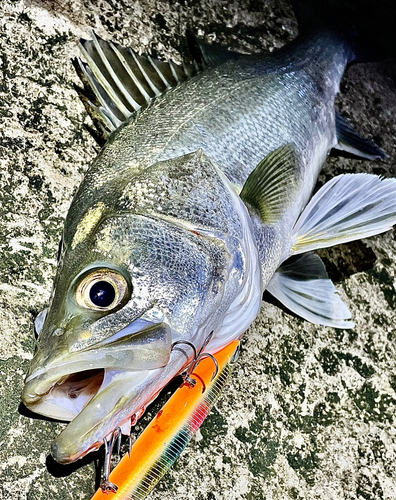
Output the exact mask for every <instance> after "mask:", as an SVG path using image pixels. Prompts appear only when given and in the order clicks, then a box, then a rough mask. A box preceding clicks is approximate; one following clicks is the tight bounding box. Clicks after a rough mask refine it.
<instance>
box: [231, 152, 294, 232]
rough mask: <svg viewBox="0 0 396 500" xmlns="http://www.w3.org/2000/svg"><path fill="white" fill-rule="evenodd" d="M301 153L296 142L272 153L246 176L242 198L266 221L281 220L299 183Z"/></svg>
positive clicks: (269, 222) (270, 222)
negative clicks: (298, 173)
mask: <svg viewBox="0 0 396 500" xmlns="http://www.w3.org/2000/svg"><path fill="white" fill-rule="evenodd" d="M298 163H299V160H298V156H297V152H296V149H295V147H294V145H293V144H286V145H284V146H281V147H280V148H278V149H275V151H272V152H271V153H269V154H268V155H267V156H266V157H265V158H264V160H262V161H261V162H260V163H259V164H258V165H257V167H256V168H255V169H254V170H253V172H252V173H251V174H250V175H249V177H248V178H247V180H246V182H245V185H244V186H243V188H242V191H241V194H240V197H241V199H242V200H243V201H244V202H247V203H249V204H250V205H251V206H252V207H254V208H255V209H256V210H258V211H259V212H260V215H261V218H262V220H263V222H265V223H268V224H272V223H275V222H278V221H279V220H280V219H281V217H282V215H283V214H284V212H285V210H286V208H287V206H288V204H289V200H290V192H291V190H292V189H293V188H294V187H295V186H296V183H297V172H298V168H297V166H298Z"/></svg>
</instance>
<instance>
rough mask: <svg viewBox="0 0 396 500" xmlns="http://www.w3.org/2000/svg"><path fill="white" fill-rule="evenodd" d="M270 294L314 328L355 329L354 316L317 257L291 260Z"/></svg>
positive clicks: (278, 273)
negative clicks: (317, 326)
mask: <svg viewBox="0 0 396 500" xmlns="http://www.w3.org/2000/svg"><path fill="white" fill-rule="evenodd" d="M267 290H268V291H269V292H270V293H271V295H273V296H274V297H275V298H277V299H278V300H279V301H280V302H281V303H282V304H283V305H285V306H286V307H287V308H288V309H290V311H292V312H294V313H295V314H297V315H298V316H300V317H302V318H304V319H306V320H308V321H310V322H311V323H314V324H319V325H325V326H333V327H335V328H353V327H354V325H355V323H354V322H353V321H351V313H350V311H349V309H348V307H347V306H346V305H345V304H344V302H343V301H342V300H341V298H340V296H339V295H338V293H337V289H336V288H335V286H334V285H333V283H332V282H331V280H330V279H329V278H328V275H327V272H326V269H325V266H324V264H323V262H322V261H321V259H320V257H318V256H317V255H315V254H314V253H306V254H303V255H298V256H293V257H290V258H289V259H288V260H287V261H286V262H284V263H283V264H282V265H281V266H280V267H279V269H278V270H277V271H276V273H275V274H274V276H273V277H272V279H271V281H270V283H269V285H268V287H267Z"/></svg>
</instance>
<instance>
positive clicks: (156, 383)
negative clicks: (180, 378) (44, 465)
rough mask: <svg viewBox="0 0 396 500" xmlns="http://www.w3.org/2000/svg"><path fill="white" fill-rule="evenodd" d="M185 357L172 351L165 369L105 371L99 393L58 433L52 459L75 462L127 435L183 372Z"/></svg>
mask: <svg viewBox="0 0 396 500" xmlns="http://www.w3.org/2000/svg"><path fill="white" fill-rule="evenodd" d="M185 364H186V355H185V354H184V352H183V351H177V350H175V351H173V353H172V356H171V360H170V362H169V363H168V365H166V366H165V367H164V368H158V369H155V370H144V371H141V372H132V371H130V372H128V371H118V372H111V371H105V374H104V379H103V383H102V386H101V388H100V390H99V391H98V392H97V394H96V395H95V396H94V397H93V398H92V399H91V400H90V401H89V402H88V404H87V405H86V406H85V407H84V408H83V409H82V411H81V412H80V413H79V414H78V415H77V416H76V417H75V418H74V419H73V420H72V421H71V422H70V423H69V424H68V425H67V427H66V428H65V429H64V430H63V431H62V432H61V434H59V436H58V437H57V438H56V439H55V441H54V443H53V445H52V456H53V457H54V459H55V460H56V461H57V462H59V463H70V462H74V461H76V460H78V459H80V458H82V457H84V456H85V455H86V454H88V453H89V452H91V451H95V450H97V449H98V448H100V446H101V445H102V444H103V443H104V441H105V440H106V439H108V438H109V436H110V435H111V434H112V433H113V432H114V431H115V430H116V429H117V428H120V429H121V432H122V433H124V434H129V432H130V427H131V425H134V424H135V423H136V422H137V420H138V419H139V418H140V417H141V415H142V414H143V413H144V411H145V408H146V407H147V405H148V404H150V403H151V402H152V401H153V400H154V399H155V398H156V397H157V395H158V394H159V392H160V391H161V390H162V389H163V388H164V387H165V386H166V385H167V384H168V383H169V382H170V381H171V380H172V379H173V378H174V377H175V376H177V375H178V374H179V373H180V372H181V371H182V369H183V367H184V366H185Z"/></svg>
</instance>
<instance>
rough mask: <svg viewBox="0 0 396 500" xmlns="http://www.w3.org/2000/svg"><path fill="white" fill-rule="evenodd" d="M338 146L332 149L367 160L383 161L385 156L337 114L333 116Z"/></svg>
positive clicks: (377, 147)
mask: <svg viewBox="0 0 396 500" xmlns="http://www.w3.org/2000/svg"><path fill="white" fill-rule="evenodd" d="M335 119H336V133H337V139H338V144H337V145H336V146H335V148H334V149H337V150H340V151H346V152H347V153H351V154H353V155H356V156H359V157H361V158H367V159H368V160H378V159H382V160H383V159H385V158H386V157H387V154H386V153H385V151H383V150H382V149H381V148H380V147H379V146H377V144H375V142H373V141H371V140H370V139H366V138H365V137H363V136H361V135H360V134H359V133H358V132H356V130H355V129H354V128H353V126H352V124H351V123H349V121H348V120H347V119H346V118H344V117H343V116H341V115H340V114H339V113H336V115H335Z"/></svg>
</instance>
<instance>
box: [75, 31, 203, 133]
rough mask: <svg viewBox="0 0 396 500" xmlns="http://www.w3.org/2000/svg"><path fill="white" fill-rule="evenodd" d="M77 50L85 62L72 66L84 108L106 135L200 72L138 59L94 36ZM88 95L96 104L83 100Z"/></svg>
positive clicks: (188, 66)
mask: <svg viewBox="0 0 396 500" xmlns="http://www.w3.org/2000/svg"><path fill="white" fill-rule="evenodd" d="M80 48H81V51H82V53H83V56H84V58H85V59H86V61H87V62H84V61H82V60H81V59H79V58H78V59H77V60H76V63H75V66H76V69H77V72H78V74H79V76H80V78H81V80H82V82H83V84H84V86H85V88H86V89H87V90H86V100H85V103H84V104H85V106H86V107H87V109H88V112H89V113H90V114H92V115H94V118H95V119H96V120H98V119H99V120H100V121H101V122H102V125H103V126H104V128H105V130H106V131H107V135H109V134H110V133H111V132H113V131H114V130H116V129H117V128H118V127H119V126H120V125H121V124H122V123H123V122H124V121H126V120H127V119H128V118H129V117H130V116H131V115H133V114H134V113H135V112H137V111H139V110H140V109H142V108H145V107H147V106H148V105H149V103H150V102H151V100H152V99H153V98H155V97H157V96H159V95H161V94H162V93H163V92H165V91H166V90H168V89H171V88H174V87H176V86H177V85H178V84H179V83H181V82H183V81H184V80H186V79H188V78H189V77H191V76H193V75H194V74H196V73H197V72H198V71H199V70H200V69H201V68H200V66H199V65H198V64H197V63H194V64H185V63H183V64H182V65H179V64H176V63H174V62H173V61H171V60H168V61H164V62H162V61H158V60H156V59H153V58H151V57H150V56H149V55H138V54H137V53H136V52H135V51H134V50H133V49H131V48H130V47H127V48H126V47H122V46H121V45H119V44H117V43H114V42H107V41H105V40H103V39H102V38H100V37H99V36H98V35H96V34H95V33H93V35H92V40H80ZM89 91H91V92H89ZM92 92H93V94H94V95H95V98H96V99H95V100H96V102H92V98H90V97H88V96H87V94H89V93H90V94H91V96H92ZM80 93H81V92H80ZM94 123H95V120H94ZM98 128H99V127H98ZM100 132H101V133H103V130H100Z"/></svg>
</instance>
